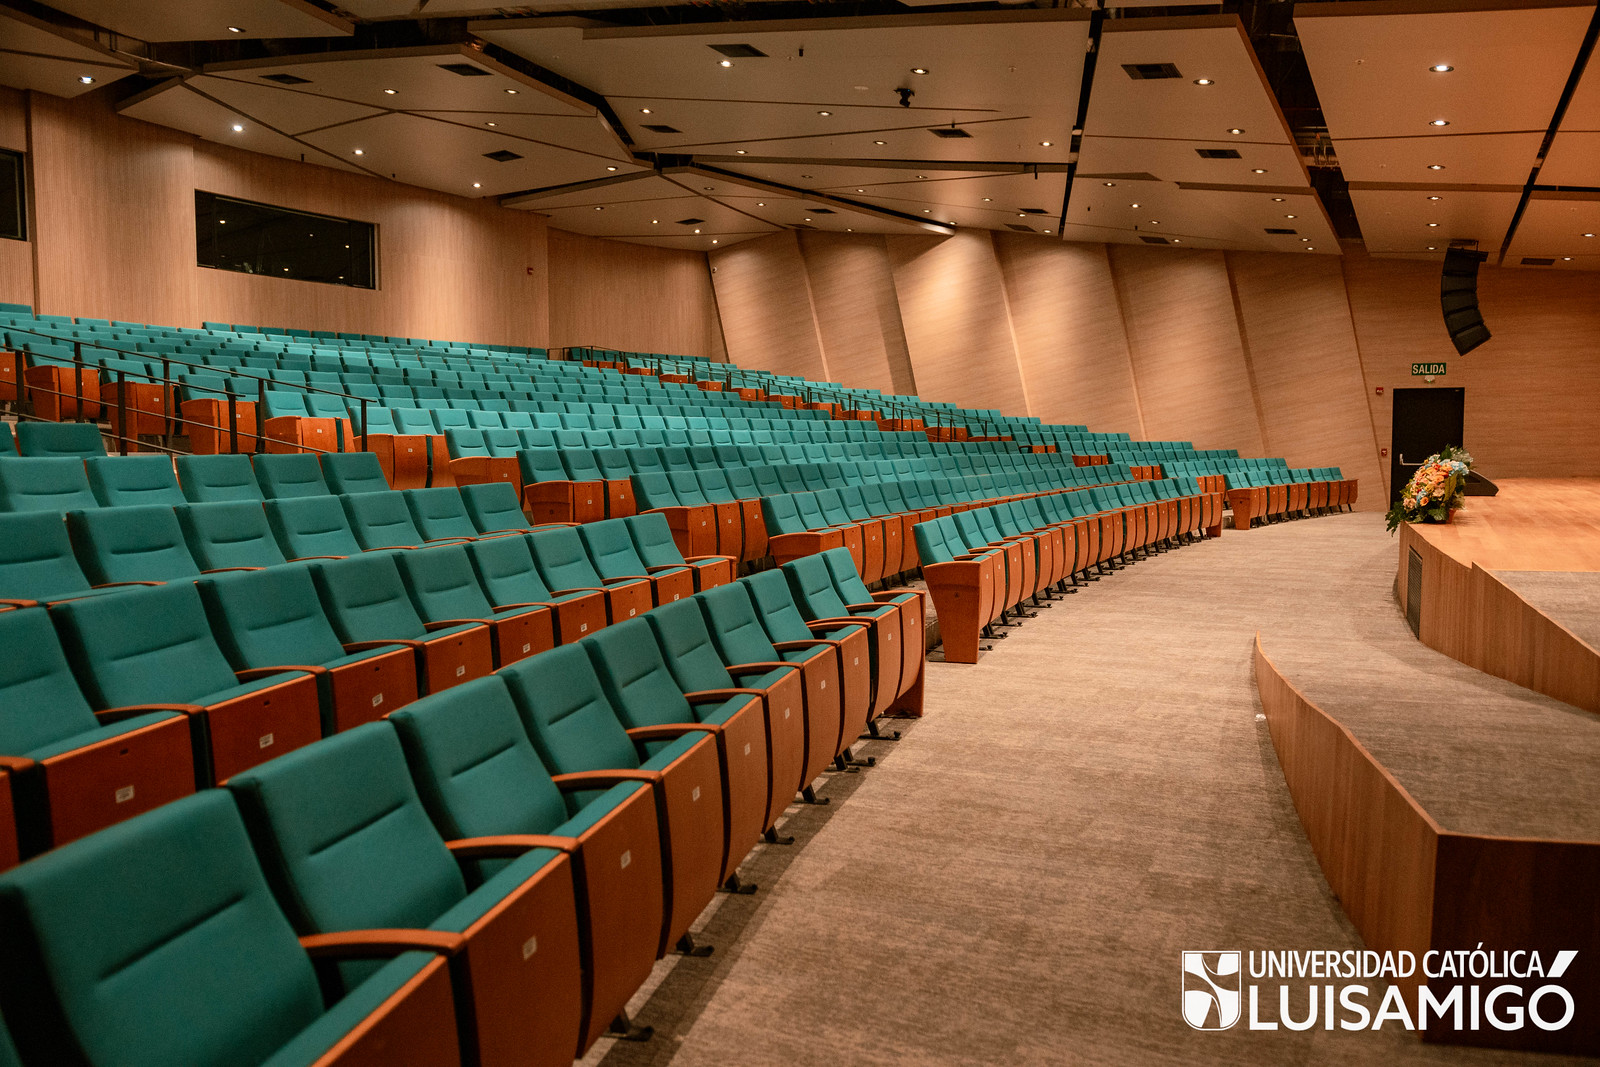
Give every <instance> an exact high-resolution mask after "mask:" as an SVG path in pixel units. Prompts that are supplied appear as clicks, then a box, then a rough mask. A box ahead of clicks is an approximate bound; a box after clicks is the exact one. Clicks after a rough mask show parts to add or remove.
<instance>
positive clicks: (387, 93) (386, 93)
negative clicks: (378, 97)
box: [383, 89, 400, 96]
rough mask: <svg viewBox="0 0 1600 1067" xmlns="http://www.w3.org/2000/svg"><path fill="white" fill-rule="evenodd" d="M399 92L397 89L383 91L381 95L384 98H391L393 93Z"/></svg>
mask: <svg viewBox="0 0 1600 1067" xmlns="http://www.w3.org/2000/svg"><path fill="white" fill-rule="evenodd" d="M399 91H400V90H399V89H385V90H384V91H383V95H384V96H393V95H394V94H395V93H398V92H399Z"/></svg>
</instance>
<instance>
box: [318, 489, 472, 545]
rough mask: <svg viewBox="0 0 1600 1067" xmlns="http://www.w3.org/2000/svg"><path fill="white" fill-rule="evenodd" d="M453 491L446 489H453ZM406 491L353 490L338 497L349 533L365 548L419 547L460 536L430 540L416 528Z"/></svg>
mask: <svg viewBox="0 0 1600 1067" xmlns="http://www.w3.org/2000/svg"><path fill="white" fill-rule="evenodd" d="M454 491H455V490H453V489H452V490H447V492H454ZM406 492H410V490H406V491H397V492H391V493H356V494H355V495H353V496H341V497H338V498H337V499H338V500H339V503H340V505H341V506H342V507H343V508H344V513H345V516H346V517H347V518H349V520H350V532H351V533H353V534H354V535H355V539H356V543H357V544H359V545H360V546H361V547H362V549H363V550H364V551H367V552H371V551H373V550H375V549H389V548H420V547H421V546H423V545H425V544H430V543H433V544H444V543H459V542H460V540H461V539H460V538H452V539H448V540H440V541H434V542H430V541H429V540H428V539H427V538H425V537H423V535H422V531H421V530H418V529H417V524H416V521H415V520H413V519H412V517H411V509H410V507H408V506H407V503H406V498H405V493H406Z"/></svg>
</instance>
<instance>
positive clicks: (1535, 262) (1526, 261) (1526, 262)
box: [1522, 256, 1556, 267]
mask: <svg viewBox="0 0 1600 1067" xmlns="http://www.w3.org/2000/svg"><path fill="white" fill-rule="evenodd" d="M1555 263H1556V261H1555V260H1554V259H1548V258H1546V257H1544V256H1523V257H1522V265H1523V266H1524V267H1553V266H1555Z"/></svg>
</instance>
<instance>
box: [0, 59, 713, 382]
mask: <svg viewBox="0 0 1600 1067" xmlns="http://www.w3.org/2000/svg"><path fill="white" fill-rule="evenodd" d="M0 146H4V147H7V148H18V149H23V150H27V151H28V152H29V153H30V169H31V171H32V177H33V197H32V205H31V207H32V212H31V213H32V227H31V236H32V237H33V238H34V240H33V241H31V242H15V241H0V301H5V302H16V303H25V304H32V305H34V306H35V307H36V308H38V310H39V311H41V312H44V313H50V314H65V315H79V316H85V317H93V318H111V319H122V320H126V321H133V322H150V323H157V324H162V325H175V326H198V325H199V324H200V323H201V322H203V321H213V322H238V323H251V324H256V325H277V326H290V325H292V326H297V327H301V328H306V329H318V330H334V331H341V332H348V333H377V334H390V335H400V336H407V337H426V338H448V339H454V340H468V341H479V342H484V343H491V344H495V343H498V344H522V345H536V346H555V345H566V344H581V343H590V344H602V345H608V346H611V347H618V348H628V349H632V350H638V351H649V352H663V353H672V354H685V355H702V356H711V357H713V358H721V356H722V346H721V330H720V328H719V326H718V324H717V318H716V303H715V300H714V299H713V297H712V294H711V285H710V278H709V274H708V272H707V267H706V258H705V256H704V255H702V254H700V253H698V252H683V251H677V250H672V249H654V248H643V247H640V246H636V245H626V244H620V243H615V242H603V241H594V240H591V239H588V238H584V237H579V236H577V235H573V234H563V233H560V232H559V231H554V230H551V229H549V228H548V227H547V226H546V223H545V219H544V218H543V217H542V216H540V215H537V214H535V213H533V212H527V211H513V210H509V209H505V208H501V207H499V206H498V205H496V204H495V203H493V202H492V201H489V200H482V199H473V198H468V197H458V196H450V195H447V194H444V193H438V192H432V191H430V190H426V189H418V188H415V187H413V186H408V185H402V184H399V183H396V182H387V181H383V180H381V179H377V178H371V177H367V176H364V175H357V174H349V173H345V172H342V171H336V170H332V169H330V168H327V167H320V166H315V165H312V164H304V163H297V162H294V161H290V160H284V159H278V158H276V157H272V156H264V155H259V154H256V153H251V152H243V151H237V150H235V149H231V148H228V147H225V146H219V145H213V144H210V143H208V142H205V141H200V140H198V139H197V138H194V137H191V136H189V135H187V134H183V133H179V132H177V131H173V130H169V129H166V128H164V127H160V126H153V125H150V124H147V123H142V122H137V121H134V120H132V119H127V118H123V117H122V116H120V115H118V114H116V113H115V111H114V110H113V109H112V108H111V106H110V104H109V103H108V102H107V101H106V100H105V99H103V98H102V97H101V96H100V95H99V94H96V95H93V96H90V97H86V98H83V99H80V100H77V101H66V100H61V99H58V98H55V97H51V96H44V95H40V94H23V93H16V92H11V91H9V90H0ZM196 189H203V190H206V191H208V192H214V193H222V194H225V195H229V196H237V197H242V198H244V199H248V200H258V201H262V202H265V203H271V204H276V205H280V206H283V207H290V208H295V209H298V210H302V211H311V212H317V213H322V214H330V215H338V216H343V217H347V218H357V219H362V220H365V221H369V222H375V223H377V224H378V244H379V285H378V288H377V289H371V290H366V289H352V288H346V287H343V286H336V285H320V284H316V283H311V282H299V281H293V280H289V279H283V278H265V277H260V276H252V275H248V274H240V273H236V272H232V271H221V270H211V269H207V268H203V267H198V266H196V264H195V225H194V193H195V190H196Z"/></svg>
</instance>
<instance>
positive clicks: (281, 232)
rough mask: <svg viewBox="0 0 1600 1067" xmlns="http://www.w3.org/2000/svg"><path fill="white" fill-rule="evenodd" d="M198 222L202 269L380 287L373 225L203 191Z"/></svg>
mask: <svg viewBox="0 0 1600 1067" xmlns="http://www.w3.org/2000/svg"><path fill="white" fill-rule="evenodd" d="M194 222H195V227H194V228H195V238H196V242H197V244H198V246H199V247H198V253H199V256H198V261H199V264H200V266H202V267H215V268H217V269H218V270H236V271H240V272H241V273H244V274H266V275H270V276H271V277H274V278H295V279H298V280H299V281H303V282H325V283H327V284H328V285H350V286H355V287H356V288H358V289H376V288H377V287H378V279H377V269H376V262H377V241H378V228H377V227H376V226H374V225H373V224H372V223H370V222H358V221H356V220H354V219H340V218H334V217H332V216H330V215H312V214H309V213H308V212H304V211H290V210H289V209H287V208H281V207H273V206H272V205H271V204H257V203H254V202H252V201H249V200H235V199H234V198H232V197H228V196H218V195H216V194H215V193H205V192H201V191H199V190H196V191H195V194H194Z"/></svg>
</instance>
